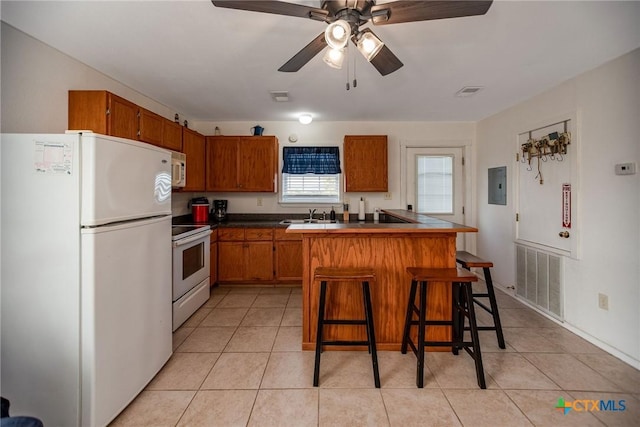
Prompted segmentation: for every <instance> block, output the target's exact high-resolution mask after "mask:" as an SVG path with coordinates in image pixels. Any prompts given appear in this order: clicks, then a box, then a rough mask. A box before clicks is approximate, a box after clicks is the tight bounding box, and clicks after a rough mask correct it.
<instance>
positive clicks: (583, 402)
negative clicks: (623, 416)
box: [556, 397, 627, 415]
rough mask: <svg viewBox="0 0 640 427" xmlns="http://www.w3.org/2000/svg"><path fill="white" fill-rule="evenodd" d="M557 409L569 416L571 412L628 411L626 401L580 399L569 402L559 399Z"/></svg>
mask: <svg viewBox="0 0 640 427" xmlns="http://www.w3.org/2000/svg"><path fill="white" fill-rule="evenodd" d="M556 409H558V410H560V411H562V412H563V413H564V414H565V415H567V414H568V413H569V412H570V411H571V410H574V411H576V412H600V411H603V412H604V411H609V412H622V411H624V410H626V409H627V405H626V401H625V400H591V399H580V400H574V401H573V402H569V401H566V400H564V398H563V397H561V398H559V399H558V403H557V404H556Z"/></svg>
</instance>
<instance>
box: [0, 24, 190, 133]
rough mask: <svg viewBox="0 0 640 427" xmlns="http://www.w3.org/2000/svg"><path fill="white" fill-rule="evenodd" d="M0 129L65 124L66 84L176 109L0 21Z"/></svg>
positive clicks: (168, 113)
mask: <svg viewBox="0 0 640 427" xmlns="http://www.w3.org/2000/svg"><path fill="white" fill-rule="evenodd" d="M0 41H1V43H2V47H1V66H2V72H1V76H2V88H1V92H0V93H2V117H1V123H0V130H1V131H2V132H3V133H59V132H64V131H65V130H66V129H67V124H68V91H69V90H84V89H87V90H108V91H110V92H113V93H115V94H116V95H119V96H121V97H123V98H125V99H128V100H129V101H131V102H134V103H135V104H137V105H139V106H141V107H144V108H146V109H148V110H150V111H153V112H154V113H157V114H159V115H161V116H163V117H166V118H168V119H171V120H173V117H174V115H175V113H179V114H180V119H181V120H184V119H185V118H186V119H187V120H189V118H188V117H185V116H184V114H183V113H182V112H180V111H175V110H174V109H172V108H170V107H168V106H165V105H162V104H160V103H158V102H156V101H154V100H153V99H151V98H149V97H146V96H144V95H143V94H141V93H139V92H137V91H135V90H134V89H132V88H130V87H127V86H125V85H123V84H122V83H119V82H118V81H116V80H113V79H112V78H110V77H108V76H106V75H104V74H102V73H99V72H98V71H96V70H94V69H93V68H90V67H87V66H86V65H84V64H82V63H81V62H79V61H77V60H75V59H73V58H71V57H69V56H67V55H64V54H62V53H61V52H60V51H58V50H55V49H52V48H51V47H49V46H47V45H45V44H44V43H42V42H40V41H38V40H36V39H34V38H32V37H30V36H27V35H26V34H24V33H23V32H21V31H19V30H16V29H15V28H13V27H11V26H10V25H7V24H6V23H4V22H2V38H1V39H0Z"/></svg>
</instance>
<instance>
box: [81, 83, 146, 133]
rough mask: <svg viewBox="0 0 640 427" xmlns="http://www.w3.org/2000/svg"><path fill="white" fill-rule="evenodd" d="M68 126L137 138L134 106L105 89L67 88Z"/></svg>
mask: <svg viewBox="0 0 640 427" xmlns="http://www.w3.org/2000/svg"><path fill="white" fill-rule="evenodd" d="M68 125H69V126H68V128H69V129H70V130H90V131H93V132H96V133H101V134H104V135H111V136H119V137H121V138H128V139H134V140H136V139H138V106H137V105H136V104H134V103H132V102H129V101H127V100H126V99H124V98H120V97H119V96H117V95H114V94H112V93H110V92H107V91H105V90H70V91H69V118H68Z"/></svg>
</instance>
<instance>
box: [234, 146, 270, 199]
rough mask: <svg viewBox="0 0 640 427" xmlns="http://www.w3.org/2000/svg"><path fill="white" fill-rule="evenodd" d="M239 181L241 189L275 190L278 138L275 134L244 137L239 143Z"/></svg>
mask: <svg viewBox="0 0 640 427" xmlns="http://www.w3.org/2000/svg"><path fill="white" fill-rule="evenodd" d="M238 159H239V161H240V164H239V167H238V182H239V185H240V189H241V191H265V192H266V191H269V192H273V191H275V189H276V187H275V177H276V174H277V169H278V140H277V139H276V137H275V136H251V137H247V138H242V139H241V140H240V143H239V145H238Z"/></svg>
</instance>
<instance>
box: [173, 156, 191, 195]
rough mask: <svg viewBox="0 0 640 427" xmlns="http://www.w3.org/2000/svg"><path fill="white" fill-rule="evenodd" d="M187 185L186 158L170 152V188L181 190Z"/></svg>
mask: <svg viewBox="0 0 640 427" xmlns="http://www.w3.org/2000/svg"><path fill="white" fill-rule="evenodd" d="M185 185H187V156H186V155H185V154H184V153H179V152H177V151H172V152H171V187H172V188H182V187H184V186H185Z"/></svg>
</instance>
